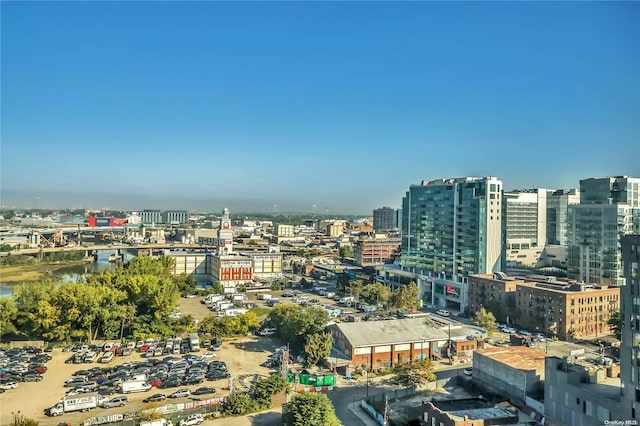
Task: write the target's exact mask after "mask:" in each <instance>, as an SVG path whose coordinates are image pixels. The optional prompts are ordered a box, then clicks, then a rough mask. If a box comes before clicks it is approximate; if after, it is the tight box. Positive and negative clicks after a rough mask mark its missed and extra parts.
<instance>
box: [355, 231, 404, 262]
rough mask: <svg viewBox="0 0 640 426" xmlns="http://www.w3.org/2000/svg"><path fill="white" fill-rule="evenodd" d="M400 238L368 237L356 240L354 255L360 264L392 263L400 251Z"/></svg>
mask: <svg viewBox="0 0 640 426" xmlns="http://www.w3.org/2000/svg"><path fill="white" fill-rule="evenodd" d="M400 244H401V240H400V238H367V239H360V240H358V241H356V243H355V247H354V253H353V257H354V258H355V259H356V264H357V265H358V266H362V267H363V268H364V267H367V266H376V265H384V264H385V263H392V262H393V260H394V259H395V257H396V256H397V255H398V253H399V252H400Z"/></svg>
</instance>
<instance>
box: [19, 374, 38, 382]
mask: <svg viewBox="0 0 640 426" xmlns="http://www.w3.org/2000/svg"><path fill="white" fill-rule="evenodd" d="M41 380H42V376H41V375H40V374H25V375H24V377H22V381H23V382H39V381H41Z"/></svg>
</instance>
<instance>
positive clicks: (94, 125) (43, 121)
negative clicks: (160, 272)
mask: <svg viewBox="0 0 640 426" xmlns="http://www.w3.org/2000/svg"><path fill="white" fill-rule="evenodd" d="M639 14H640V4H638V3H628V2H608V3H546V2H543V3H521V2H517V3H485V2H482V3H479V2H478V3H475V2H474V3H458V2H454V3H439V2H427V3H331V2H330V3H326V2H315V3H295V2H294V3H289V2H285V3H270V2H264V3H262V2H259V3H244V2H240V3H224V2H196V3H191V2H188V3H171V2H167V3H148V2H139V3H135V2H133V3H128V2H100V3H90V2H71V3H62V2H57V3H53V2H52V3H49V2H4V3H3V13H2V15H1V28H2V30H1V34H2V67H3V72H2V81H1V84H2V90H1V102H2V107H3V108H2V112H3V114H2V117H1V123H0V124H1V136H2V157H1V159H0V163H1V165H2V167H1V171H0V177H1V179H0V181H1V184H0V185H1V188H0V189H1V194H0V195H1V196H2V200H1V201H0V207H2V208H3V209H10V208H12V207H13V206H16V207H18V206H20V207H21V208H47V209H61V208H71V209H72V208H73V207H78V208H95V209H103V208H107V206H110V207H109V208H113V209H116V210H129V211H131V210H142V209H153V208H164V209H180V210H208V211H216V210H219V209H221V208H222V207H228V208H229V209H230V210H231V211H232V212H233V211H245V212H246V211H254V212H256V213H257V212H265V213H266V214H268V213H269V212H272V211H273V210H275V208H274V206H277V210H278V211H283V212H284V211H287V212H294V211H296V212H300V213H303V212H306V211H309V212H312V211H313V206H314V205H315V206H316V211H317V213H316V214H317V215H318V216H323V215H324V213H325V212H326V211H328V212H329V215H331V214H344V215H362V214H363V212H372V211H373V209H375V208H380V207H382V206H390V207H393V208H399V207H400V205H401V203H402V197H403V196H404V194H405V192H406V191H407V189H408V188H409V186H410V185H414V184H417V183H419V182H420V181H421V180H423V179H439V178H450V177H458V176H495V177H497V178H498V179H500V180H501V181H502V182H503V185H504V188H509V190H513V189H527V188H550V189H571V188H577V187H578V186H579V180H580V179H586V178H589V177H603V176H616V175H629V176H640V161H638V158H640V119H639V117H638V110H637V101H638V99H640V85H638V84H637V76H638V75H640V51H638V49H637V41H638V40H640V28H639V27H638V26H637V25H636V24H637V23H636V22H635V21H634V19H633V17H634V16H638V15H639ZM366 214H370V213H366Z"/></svg>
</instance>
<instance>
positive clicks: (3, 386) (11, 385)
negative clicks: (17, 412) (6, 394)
mask: <svg viewBox="0 0 640 426" xmlns="http://www.w3.org/2000/svg"><path fill="white" fill-rule="evenodd" d="M17 387H18V383H17V382H4V383H0V389H4V390H7V389H15V388H17Z"/></svg>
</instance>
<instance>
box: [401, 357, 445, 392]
mask: <svg viewBox="0 0 640 426" xmlns="http://www.w3.org/2000/svg"><path fill="white" fill-rule="evenodd" d="M396 374H397V376H396V377H397V378H398V381H399V382H400V383H401V384H402V385H404V386H413V385H423V384H425V383H427V382H432V381H434V380H435V379H436V375H435V374H434V372H433V364H432V363H431V360H430V359H419V360H417V361H414V362H411V363H407V364H401V365H398V366H397V367H396Z"/></svg>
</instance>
